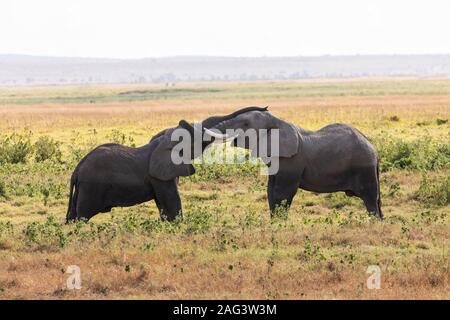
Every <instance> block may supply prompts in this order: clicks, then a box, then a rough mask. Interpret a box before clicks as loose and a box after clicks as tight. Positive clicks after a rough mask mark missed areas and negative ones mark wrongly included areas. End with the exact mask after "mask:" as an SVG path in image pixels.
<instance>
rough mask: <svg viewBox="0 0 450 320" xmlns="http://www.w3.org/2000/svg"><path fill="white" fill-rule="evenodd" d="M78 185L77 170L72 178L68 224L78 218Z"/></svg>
mask: <svg viewBox="0 0 450 320" xmlns="http://www.w3.org/2000/svg"><path fill="white" fill-rule="evenodd" d="M76 184H77V172H76V170H75V172H74V173H73V174H72V177H71V178H70V193H69V204H68V208H67V214H66V223H69V222H70V221H72V220H75V218H76V216H77V212H76V206H77V198H78V188H77V187H76Z"/></svg>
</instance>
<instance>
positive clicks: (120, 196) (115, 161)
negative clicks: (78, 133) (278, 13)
mask: <svg viewBox="0 0 450 320" xmlns="http://www.w3.org/2000/svg"><path fill="white" fill-rule="evenodd" d="M250 110H254V111H256V110H259V108H249V109H244V110H242V111H239V112H247V111H250ZM239 112H237V113H233V114H231V115H229V116H224V117H211V118H209V119H208V120H206V121H203V122H201V123H197V124H196V125H195V126H194V125H193V124H190V123H188V122H186V121H184V120H182V121H180V123H179V125H178V127H176V128H170V129H166V130H164V131H161V132H160V133H158V134H157V135H155V136H154V137H153V138H152V139H151V140H150V142H149V143H148V144H146V145H144V146H142V147H138V148H131V147H127V146H123V145H120V144H113V143H109V144H104V145H101V146H98V147H97V148H95V149H94V150H92V151H91V152H90V153H89V154H87V155H86V156H85V157H84V158H83V159H82V160H81V161H80V162H79V163H78V165H77V166H76V168H75V170H74V171H73V174H72V177H71V180H70V196H69V205H68V210H67V216H66V220H67V221H71V220H75V219H86V220H89V219H90V218H91V217H93V216H94V215H96V214H98V213H100V212H109V211H111V209H112V208H113V207H128V206H133V205H136V204H139V203H142V202H146V201H150V200H153V199H154V200H155V202H156V205H157V207H158V209H159V211H160V215H161V218H162V219H164V220H168V221H173V220H174V219H175V218H176V217H177V216H178V215H179V214H180V213H181V200H180V195H179V193H178V188H177V179H178V177H180V176H189V175H192V174H194V172H195V170H194V167H193V165H192V164H191V163H190V162H187V163H186V162H183V163H174V162H173V161H172V157H171V153H172V150H173V149H174V147H175V146H176V145H177V144H178V143H179V142H178V141H173V139H172V134H173V133H174V131H175V130H177V129H181V128H182V129H186V130H187V131H188V132H189V134H190V138H191V140H192V141H191V142H192V150H191V151H192V152H191V156H190V158H191V159H193V158H195V157H197V156H199V155H200V154H201V153H202V152H203V151H204V150H205V148H206V147H207V146H208V145H209V144H211V143H212V142H213V141H214V139H211V140H210V141H203V139H201V140H200V141H197V143H199V145H200V148H194V137H195V136H200V137H201V138H203V134H204V130H205V129H207V128H211V127H214V126H215V125H216V124H218V123H220V122H222V121H226V120H227V119H228V118H231V117H235V116H237V115H238V113H239ZM196 130H197V131H199V132H200V135H196V134H195V131H196Z"/></svg>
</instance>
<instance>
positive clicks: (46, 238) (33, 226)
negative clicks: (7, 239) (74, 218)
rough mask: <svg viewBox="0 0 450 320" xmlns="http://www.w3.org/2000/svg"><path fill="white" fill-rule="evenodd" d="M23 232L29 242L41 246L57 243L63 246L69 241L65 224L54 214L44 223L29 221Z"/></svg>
mask: <svg viewBox="0 0 450 320" xmlns="http://www.w3.org/2000/svg"><path fill="white" fill-rule="evenodd" d="M23 232H24V235H25V238H26V239H27V240H28V241H29V242H31V243H35V244H39V245H41V246H46V247H52V246H55V245H57V246H59V247H61V248H63V247H65V246H66V244H67V242H68V239H67V236H66V234H65V233H64V232H63V224H61V223H59V222H58V221H57V220H56V218H55V217H54V216H52V215H51V216H49V217H48V218H47V220H46V221H45V222H43V223H40V222H31V223H28V224H27V225H26V226H25V228H24V230H23Z"/></svg>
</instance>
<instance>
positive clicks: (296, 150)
mask: <svg viewBox="0 0 450 320" xmlns="http://www.w3.org/2000/svg"><path fill="white" fill-rule="evenodd" d="M244 110H245V109H244ZM247 110H249V109H247ZM235 114H236V116H234V117H233V116H228V117H227V119H226V120H224V121H222V122H220V123H218V124H216V125H215V126H213V127H209V128H207V129H206V132H207V133H208V134H209V135H212V136H214V137H215V138H226V137H229V136H228V135H226V130H227V129H233V130H237V129H242V130H241V134H240V135H241V136H242V135H243V134H242V132H245V130H246V129H255V130H260V129H266V131H264V130H263V131H264V132H267V133H266V136H265V137H264V139H265V140H266V141H267V142H268V144H269V145H268V149H269V150H270V149H271V145H270V143H271V139H270V135H271V130H273V129H278V130H279V131H278V134H279V153H278V154H279V156H278V157H277V160H278V161H279V162H278V165H279V169H278V172H277V173H274V174H270V175H269V179H268V180H269V181H268V189H267V196H268V200H269V206H270V210H271V211H272V212H274V211H275V210H276V208H277V207H279V206H282V207H283V206H284V207H285V209H286V210H287V209H288V207H289V206H290V205H291V203H292V199H293V198H294V196H295V194H296V193H297V190H298V188H301V189H304V190H308V191H313V192H318V193H331V192H338V191H343V192H345V193H346V194H347V195H348V196H356V197H359V198H361V199H362V200H363V201H364V204H365V206H366V208H367V211H368V212H369V214H376V215H377V216H378V217H379V218H380V219H382V218H383V214H382V211H381V201H380V179H379V166H378V155H377V152H376V150H375V148H374V147H373V145H372V144H371V143H370V142H369V141H368V140H367V138H366V137H365V136H364V135H363V134H362V133H361V132H359V131H358V130H357V129H355V128H353V127H351V126H349V125H346V124H340V123H336V124H331V125H328V126H326V127H324V128H322V129H320V130H318V131H308V130H304V129H302V128H299V127H296V126H294V125H292V124H291V123H288V122H286V121H283V120H281V119H279V118H277V117H275V116H273V115H272V114H270V113H269V112H268V111H267V108H264V109H262V110H249V111H247V112H242V110H241V111H240V112H239V111H238V112H236V113H235ZM208 129H210V130H208ZM213 129H214V130H213ZM258 139H262V138H261V137H258ZM233 145H234V146H238V147H244V148H247V149H253V150H252V154H253V155H254V156H260V155H259V150H254V149H255V147H254V146H253V147H252V146H251V145H249V142H248V140H247V141H246V140H245V139H240V138H239V134H238V135H237V136H235V137H234V140H233ZM256 149H257V148H256ZM266 164H267V163H266Z"/></svg>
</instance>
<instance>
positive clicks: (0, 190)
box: [0, 180, 6, 198]
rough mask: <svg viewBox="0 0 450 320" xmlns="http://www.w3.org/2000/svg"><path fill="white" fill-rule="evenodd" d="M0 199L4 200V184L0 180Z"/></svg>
mask: <svg viewBox="0 0 450 320" xmlns="http://www.w3.org/2000/svg"><path fill="white" fill-rule="evenodd" d="M0 198H6V183H5V182H4V181H3V180H0Z"/></svg>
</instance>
